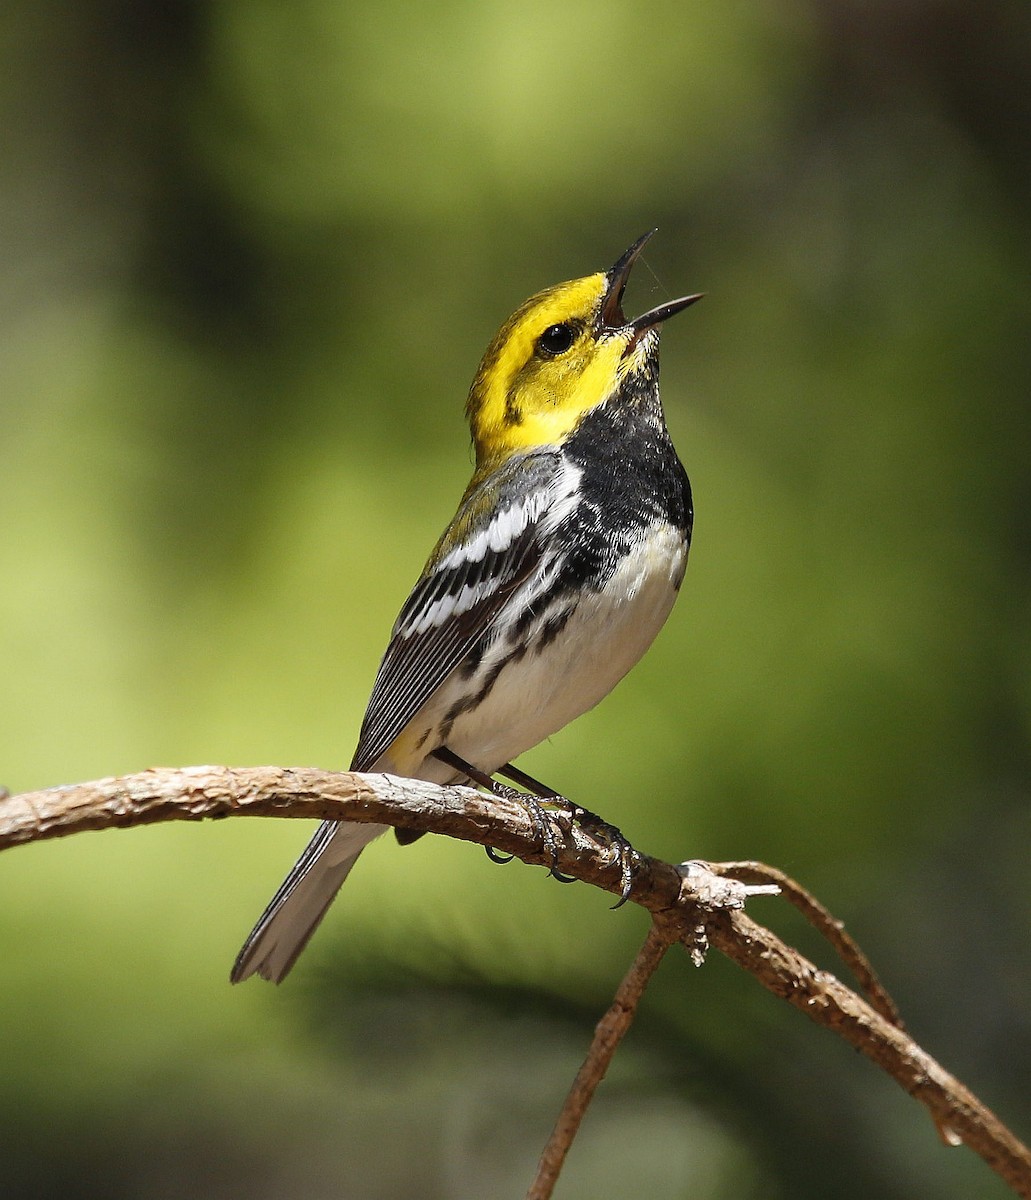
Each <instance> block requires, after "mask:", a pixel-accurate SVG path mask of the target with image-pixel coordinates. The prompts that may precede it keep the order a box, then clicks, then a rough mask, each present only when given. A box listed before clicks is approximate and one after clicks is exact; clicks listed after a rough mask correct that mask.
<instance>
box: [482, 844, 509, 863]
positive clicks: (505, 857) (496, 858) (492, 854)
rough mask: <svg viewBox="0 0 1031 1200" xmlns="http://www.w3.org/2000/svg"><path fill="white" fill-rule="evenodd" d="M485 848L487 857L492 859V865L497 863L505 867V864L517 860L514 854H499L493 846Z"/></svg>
mask: <svg viewBox="0 0 1031 1200" xmlns="http://www.w3.org/2000/svg"><path fill="white" fill-rule="evenodd" d="M483 848H484V850H486V851H487V857H488V858H489V859H490V861H491V862H492V863H497V864H498V865H499V866H502V867H503V866H504V865H505V863H510V862H511V861H512V859H513V858H515V855H514V854H499V853H498V852H497V850H495V849H494V847H493V846H484V847H483Z"/></svg>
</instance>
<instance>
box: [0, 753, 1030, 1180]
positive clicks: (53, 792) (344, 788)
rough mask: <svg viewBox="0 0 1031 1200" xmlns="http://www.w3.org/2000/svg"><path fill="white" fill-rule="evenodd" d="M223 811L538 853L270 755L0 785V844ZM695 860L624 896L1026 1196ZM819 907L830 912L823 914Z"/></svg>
mask: <svg viewBox="0 0 1031 1200" xmlns="http://www.w3.org/2000/svg"><path fill="white" fill-rule="evenodd" d="M227 816H263V817H267V816H280V817H307V818H312V817H331V818H339V819H342V820H348V821H373V822H377V823H382V824H388V825H394V826H397V827H398V828H403V829H417V830H425V831H427V832H431V833H440V834H446V835H449V836H451V837H457V838H460V839H462V840H465V841H471V842H477V843H479V844H480V845H490V846H494V847H496V848H497V849H498V850H501V851H504V852H506V853H509V854H515V855H517V856H518V857H519V858H521V859H523V860H524V861H525V862H528V863H543V862H544V861H545V854H544V853H543V849H542V847H541V846H540V845H539V844H537V842H536V840H535V833H534V830H533V827H532V825H531V823H530V821H529V820H528V818H527V816H526V814H525V812H524V811H523V809H522V808H521V807H520V806H519V804H518V803H516V802H514V801H509V800H504V799H500V798H497V797H493V796H487V795H484V794H482V793H480V792H477V791H474V790H473V789H471V788H462V787H449V788H442V787H437V786H435V785H433V784H428V783H422V782H419V781H416V780H410V779H397V778H395V777H392V776H387V775H357V774H350V773H343V772H338V773H332V772H324V771H317V770H314V769H311V768H280V767H253V768H237V769H230V768H226V767H188V768H184V769H181V770H171V769H170V770H157V769H156V770H150V771H143V772H140V773H139V774H137V775H127V776H124V777H122V778H118V779H102V780H99V781H97V782H94V783H86V784H77V785H74V786H70V787H59V788H50V789H47V790H45V791H38V792H26V793H23V794H22V795H20V796H10V797H7V798H2V797H0V849H3V848H5V847H8V846H13V845H17V844H20V843H23V842H29V841H38V840H41V839H44V838H52V837H61V836H64V835H66V834H69V833H76V832H80V831H82V830H86V829H102V828H110V827H112V826H129V825H145V824H153V823H155V822H158V821H170V820H203V819H205V818H211V817H227ZM559 841H560V853H559V861H558V863H557V866H558V868H559V869H560V870H561V871H562V873H563V874H567V875H572V876H574V877H576V878H577V879H579V880H581V881H582V882H584V883H590V884H593V885H594V886H596V887H600V888H603V889H605V890H606V891H609V892H613V893H615V894H618V893H619V890H620V868H619V864H618V862H613V861H612V855H611V853H610V851H609V848H608V846H607V845H606V844H605V842H604V841H603V840H600V838H595V837H593V836H592V835H591V833H590V832H589V830H584V829H581V828H580V827H579V826H576V827H575V828H574V829H573V830H571V831H570V832H568V833H565V834H564V837H562V836H560V838H559ZM697 866H698V864H689V865H685V866H684V867H678V866H675V865H673V864H671V863H666V862H662V861H661V860H659V859H654V858H649V857H648V856H647V855H641V856H640V859H639V863H638V865H637V867H636V870H635V876H634V886H633V890H632V892H631V895H630V899H631V900H633V901H634V902H635V903H637V904H640V905H642V906H643V907H644V908H647V909H649V910H650V911H651V912H652V913H656V914H665V916H664V918H663V924H664V925H665V923H666V922H667V921H672V920H677V921H679V922H681V923H682V924H681V926H680V930H681V931H680V933H679V935H678V936H679V937H680V940H681V941H682V942H683V944H684V945H685V946H686V947H687V948H688V949H689V951H690V952H691V953H692V955H693V956H694V958H695V960H696V961H699V960H700V957H701V955H702V953H703V950H704V947H705V944H706V942H708V943H709V944H711V945H712V946H713V947H714V948H715V949H717V950H719V951H720V952H721V953H723V954H725V955H727V957H728V958H730V959H732V960H733V961H734V962H736V963H737V964H738V965H739V966H741V967H743V968H744V969H745V970H746V971H749V972H750V973H751V974H752V975H754V976H755V977H756V979H758V980H759V982H760V983H761V984H762V985H763V986H764V987H765V988H767V989H768V990H769V991H771V992H773V993H774V994H775V995H777V996H780V997H782V998H783V999H785V1000H787V1001H788V1002H789V1003H790V1004H792V1005H794V1006H795V1007H796V1008H798V1009H800V1010H801V1011H802V1012H804V1013H806V1015H807V1016H809V1017H810V1018H811V1019H812V1020H813V1021H815V1022H816V1023H817V1024H819V1025H823V1026H824V1027H825V1028H827V1029H830V1030H831V1031H832V1032H834V1033H836V1034H838V1036H840V1037H842V1038H844V1039H845V1040H846V1041H847V1042H848V1043H849V1044H850V1045H852V1046H854V1047H855V1048H856V1049H857V1050H859V1051H860V1052H861V1053H862V1054H864V1055H865V1056H866V1057H867V1058H868V1059H870V1061H871V1062H873V1063H875V1064H876V1065H877V1066H879V1067H880V1068H881V1069H882V1070H884V1071H886V1072H887V1073H888V1074H889V1075H890V1076H891V1077H892V1078H893V1079H895V1080H896V1082H897V1083H899V1084H900V1086H901V1087H903V1088H904V1089H905V1090H906V1091H907V1092H908V1093H909V1094H910V1095H911V1096H913V1097H914V1098H915V1099H917V1100H919V1101H920V1102H921V1103H922V1104H924V1105H925V1106H926V1107H927V1109H928V1111H929V1112H930V1113H931V1115H932V1117H933V1119H934V1121H935V1123H936V1124H937V1126H938V1128H939V1130H940V1131H941V1132H942V1133H943V1136H944V1137H946V1139H947V1140H948V1141H949V1142H950V1143H951V1144H954V1145H958V1144H961V1143H962V1144H964V1145H966V1146H968V1147H969V1148H970V1149H971V1150H973V1151H975V1152H976V1153H977V1154H979V1155H980V1156H981V1157H982V1158H983V1159H984V1160H985V1162H986V1163H988V1165H989V1166H990V1167H992V1169H993V1170H995V1171H996V1172H997V1173H998V1174H999V1175H1000V1176H1001V1178H1002V1179H1003V1180H1004V1181H1005V1182H1006V1183H1007V1184H1008V1185H1009V1187H1010V1188H1011V1189H1012V1190H1013V1192H1014V1193H1016V1194H1017V1195H1018V1196H1022V1197H1025V1200H1031V1153H1029V1151H1028V1149H1027V1148H1026V1147H1025V1146H1023V1145H1022V1144H1021V1143H1020V1142H1019V1141H1018V1140H1017V1138H1016V1137H1014V1135H1013V1134H1012V1133H1011V1132H1010V1131H1009V1130H1008V1129H1007V1128H1006V1127H1005V1126H1004V1125H1003V1124H1002V1123H1001V1122H1000V1121H999V1119H998V1118H997V1117H996V1116H995V1115H994V1114H993V1113H992V1112H991V1111H990V1110H989V1109H988V1108H986V1107H985V1106H984V1105H983V1104H982V1103H981V1102H980V1101H979V1100H978V1099H977V1098H976V1097H975V1096H973V1095H972V1094H971V1093H970V1092H969V1091H968V1090H967V1089H966V1088H965V1087H964V1086H963V1085H962V1084H961V1083H959V1082H958V1081H957V1080H956V1079H955V1078H953V1076H951V1075H950V1074H949V1073H948V1072H947V1071H945V1070H944V1068H942V1067H941V1066H940V1065H939V1064H938V1063H937V1062H936V1061H935V1060H934V1059H933V1058H931V1057H930V1055H928V1054H927V1053H925V1051H923V1050H922V1049H921V1048H920V1046H918V1045H917V1043H916V1042H914V1041H913V1040H912V1038H911V1037H909V1035H908V1034H907V1033H906V1032H905V1030H903V1029H901V1028H899V1027H898V1026H897V1025H895V1024H893V1023H892V1022H891V1021H889V1020H886V1019H885V1018H884V1017H883V1016H881V1015H880V1014H879V1013H878V1012H876V1011H875V1010H874V1009H873V1008H872V1007H871V1006H870V1005H869V1004H868V1003H867V1002H866V1001H864V1000H862V999H861V998H860V997H859V996H857V995H856V994H855V993H854V992H852V991H851V990H850V989H849V988H847V987H845V986H844V984H842V983H840V982H839V981H838V980H837V979H836V978H835V977H834V976H833V975H831V974H829V973H828V972H825V971H821V970H819V969H818V968H817V967H815V966H814V965H813V964H812V963H811V962H809V961H808V960H807V959H805V958H803V957H802V955H800V954H798V953H797V952H796V951H794V950H792V949H791V948H790V947H788V946H786V945H785V944H784V943H783V942H782V941H781V940H780V939H779V938H778V937H777V936H776V935H775V934H773V933H771V932H770V931H769V930H768V929H765V928H763V926H761V925H758V924H757V923H756V922H755V921H753V920H752V919H751V918H750V917H748V916H746V915H745V914H744V913H743V912H741V911H737V910H739V909H740V907H741V905H742V903H743V899H744V896H745V895H747V894H748V891H749V889H748V888H747V887H745V885H743V884H740V883H737V882H736V881H734V880H726V879H724V880H719V881H717V882H718V884H720V885H722V894H721V891H720V887H719V886H716V887H714V886H712V885H711V884H707V883H705V882H704V876H705V875H707V872H704V871H702V872H699V871H698V870H697V869H695V868H697ZM689 868H690V869H689ZM713 869H714V870H716V871H719V870H720V868H719V866H718V865H717V866H715V867H714V868H713ZM752 877H753V878H754V877H756V876H754V875H753V876H752ZM762 877H763V878H766V879H774V878H776V873H774V872H772V870H771V869H767V871H766V873H765V874H764V875H762ZM712 878H713V877H712V876H711V875H709V876H708V879H709V880H710V881H711V880H712ZM728 885H732V886H730V887H729V888H728ZM735 888H736V889H737V890H736V891H735V890H734V889H735ZM828 919H829V920H830V921H831V922H833V918H830V917H829V914H828ZM833 923H834V924H837V923H836V922H833Z"/></svg>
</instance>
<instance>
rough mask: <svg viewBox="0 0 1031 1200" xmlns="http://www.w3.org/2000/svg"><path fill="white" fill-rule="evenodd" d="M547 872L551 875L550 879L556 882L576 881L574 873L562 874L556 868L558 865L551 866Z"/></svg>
mask: <svg viewBox="0 0 1031 1200" xmlns="http://www.w3.org/2000/svg"><path fill="white" fill-rule="evenodd" d="M548 874H549V875H550V876H551V878H552V879H554V880H555V882H556V883H576V882H577V878H576V876H575V875H563V874H562V872H561V871H560V870H559V869H558V867H552V868H551V870H550V871H549V872H548Z"/></svg>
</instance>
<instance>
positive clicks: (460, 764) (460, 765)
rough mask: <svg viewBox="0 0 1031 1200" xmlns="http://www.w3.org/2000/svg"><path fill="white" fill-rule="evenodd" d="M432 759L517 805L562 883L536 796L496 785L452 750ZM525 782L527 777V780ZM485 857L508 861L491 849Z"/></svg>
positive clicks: (443, 749)
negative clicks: (528, 820) (523, 813)
mask: <svg viewBox="0 0 1031 1200" xmlns="http://www.w3.org/2000/svg"><path fill="white" fill-rule="evenodd" d="M433 757H434V758H437V759H439V760H440V761H441V762H442V763H446V764H447V765H448V766H449V767H453V768H454V769H455V770H456V771H460V772H461V773H462V774H463V775H465V776H466V777H467V778H469V779H471V780H472V782H473V783H478V784H479V785H480V787H482V788H486V789H487V791H488V792H490V793H491V794H492V795H494V796H500V797H501V798H502V799H504V800H514V801H515V802H516V803H517V804H518V805H520V806H521V807H522V809H523V811H524V812H525V813H526V815H527V816H528V817H529V818H530V822H531V824H532V825H533V829H534V832H535V833H536V834H537V836H538V837H539V838H540V839H541V844H542V845H543V847H544V849H545V851H546V852H547V855H548V858H549V859H550V860H551V873H552V875H554V876H555V878H556V879H561V880H562V881H563V882H566V878H565V876H563V875H560V874H559V873H558V871H557V869H556V868H557V866H558V843H557V842H556V841H555V831H554V829H552V827H551V822H550V821H549V820H548V814H547V813H546V812H545V811H544V808H543V806H542V805H541V802H540V800H539V799H538V797H537V796H536V795H533V794H531V793H529V792H520V791H518V790H517V789H516V788H512V787H508V786H507V785H506V784H504V783H498V781H497V780H496V779H492V778H491V777H490V776H489V775H488V774H486V772H484V771H481V770H480V769H479V768H478V767H474V766H473V765H472V764H471V763H467V762H466V761H465V759H464V758H459V756H458V755H457V754H455V752H454V751H453V750H449V749H448V747H447V746H438V747H437V749H436V750H434V751H433ZM527 778H529V776H527ZM548 794H549V795H555V793H554V792H549V793H548ZM484 849H485V850H486V851H487V857H488V858H489V859H490V860H491V861H492V862H497V863H506V862H511V861H512V857H513V856H512V855H511V854H510V855H508V856H504V855H500V854H498V852H497V851H496V850H495V849H494V848H493V846H486V847H484ZM569 882H572V880H569Z"/></svg>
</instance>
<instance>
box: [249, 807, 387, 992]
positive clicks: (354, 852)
mask: <svg viewBox="0 0 1031 1200" xmlns="http://www.w3.org/2000/svg"><path fill="white" fill-rule="evenodd" d="M386 829H387V826H386V825H364V824H357V823H355V822H351V821H323V822H322V824H321V825H320V826H319V828H318V830H317V831H316V833H315V836H314V837H313V838H312V839H311V841H310V842H309V843H308V845H307V847H306V848H305V850H304V852H303V853H302V854H301V857H300V858H299V859H298V860H297V862H296V863H295V864H294V866H293V869H292V870H291V871H290V874H289V875H287V877H286V879H285V880H284V881H283V884H282V886H281V887H280V889H279V891H278V892H276V894H275V895H274V896H273V897H272V899H271V900H270V901H269V905H268V907H267V908H266V909H265V911H264V912H263V913H262V914H261V916H260V917H259V919H258V923H257V924H256V925H255V926H254V928H253V929H252V930H251V933H250V935H249V936H248V938H247V940H246V941H245V942H244V944H243V948H242V949H241V951H240V953H239V954H238V955H237V957H236V962H235V963H234V964H233V969H232V971H231V972H230V975H229V979H230V981H231V982H232V983H240V982H241V981H242V980H244V979H247V978H248V977H249V976H251V975H254V974H257V975H260V976H261V978H262V979H267V980H269V981H270V982H271V983H281V982H282V980H283V979H285V978H286V976H287V974H288V972H289V970H290V968H291V967H292V966H293V965H294V963H295V962H296V961H297V956H298V955H299V954H300V953H301V951H302V950H303V949H304V947H305V946H306V945H307V944H308V939H309V938H310V937H311V935H312V934H313V933H314V932H315V930H316V929H317V928H318V925H319V922H320V921H321V920H322V918H323V917H324V916H325V915H326V909H328V908H329V906H330V904H332V902H333V897H334V896H335V895H336V894H337V892H338V891H339V890H340V887H341V885H342V884H343V882H344V880H345V879H346V878H347V876H348V875H349V874H350V871H351V868H352V867H353V866H354V864H355V863H356V862H357V861H358V856H359V855H360V854H361V852H362V851H363V850H364V849H365V847H366V846H367V845H368V844H369V842H371V841H372V840H373V838H376V837H379V835H380V834H381V833H384V832H385V831H386Z"/></svg>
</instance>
